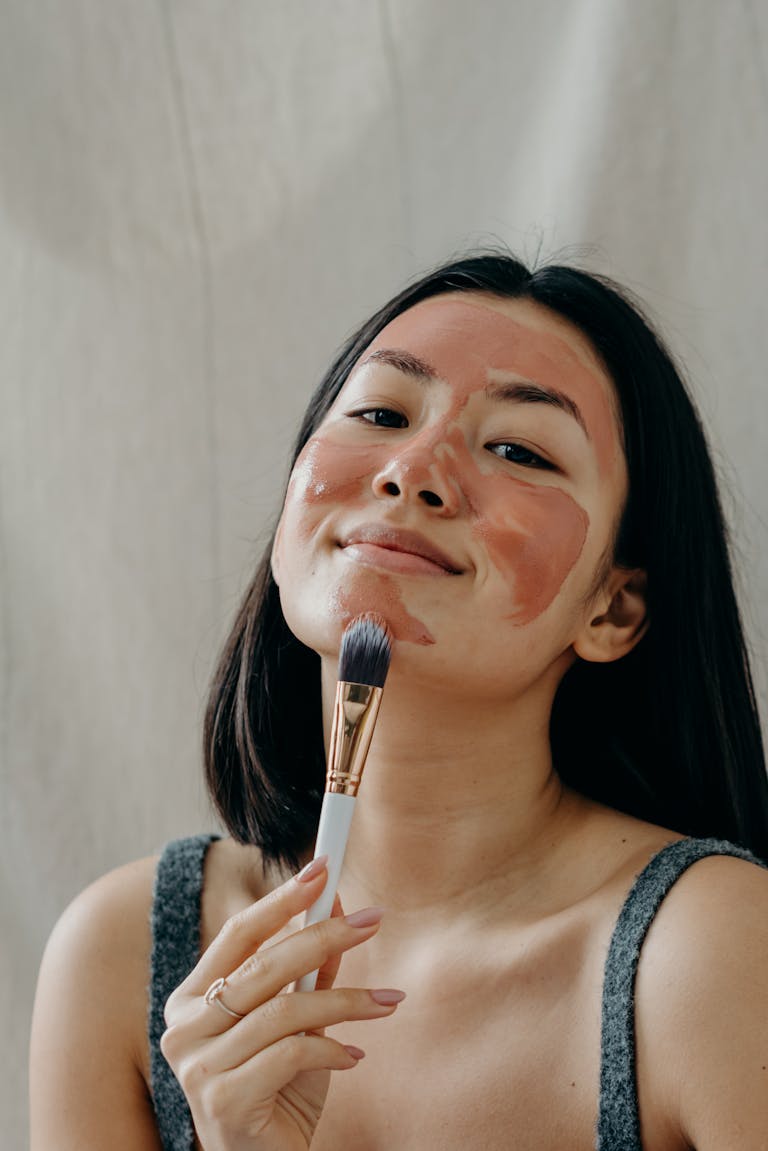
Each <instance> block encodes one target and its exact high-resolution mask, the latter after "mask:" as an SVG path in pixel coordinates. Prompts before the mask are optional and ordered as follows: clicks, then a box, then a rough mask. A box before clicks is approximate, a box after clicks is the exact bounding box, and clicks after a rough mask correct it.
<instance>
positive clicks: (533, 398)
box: [361, 348, 591, 440]
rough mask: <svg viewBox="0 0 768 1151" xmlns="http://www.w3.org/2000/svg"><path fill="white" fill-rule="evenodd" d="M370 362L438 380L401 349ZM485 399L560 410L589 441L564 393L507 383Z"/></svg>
mask: <svg viewBox="0 0 768 1151" xmlns="http://www.w3.org/2000/svg"><path fill="white" fill-rule="evenodd" d="M371 360H376V361H377V362H378V363H381V364H389V365H390V367H392V368H397V370H398V371H400V372H404V373H405V374H406V375H408V376H414V377H415V378H416V379H419V380H422V381H423V380H435V379H437V376H438V373H437V371H436V370H435V368H433V367H432V365H431V364H428V363H426V362H425V361H424V360H420V359H419V357H418V356H414V355H413V354H412V353H411V352H406V351H404V350H402V349H400V348H379V349H378V350H377V351H375V352H372V353H371V355H370V356H369V357H368V359H367V360H365V361H364V363H366V364H367V363H370V361H371ZM361 367H362V365H361ZM485 395H486V396H487V398H488V399H489V400H499V401H502V402H507V403H514V404H549V405H550V407H553V408H559V409H560V411H562V412H565V413H566V415H568V416H572V417H573V419H574V420H576V423H577V424H578V425H579V427H580V428H581V430H582V431H583V432H584V435H585V436H586V437H587V439H588V440H589V439H591V436H590V434H589V432H588V431H587V425H586V422H585V420H584V417H583V415H582V414H581V410H580V408H579V406H578V404H577V403H576V402H575V401H574V400H572V399H571V397H570V396H566V395H565V393H564V392H560V391H558V389H557V388H545V387H544V386H543V385H542V384H537V383H535V382H534V381H533V380H524V381H519V382H511V381H510V382H509V383H494V384H489V385H488V387H486V389H485Z"/></svg>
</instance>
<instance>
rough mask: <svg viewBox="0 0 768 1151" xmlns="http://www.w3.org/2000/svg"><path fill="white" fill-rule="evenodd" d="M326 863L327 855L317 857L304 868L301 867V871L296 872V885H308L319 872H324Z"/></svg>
mask: <svg viewBox="0 0 768 1151" xmlns="http://www.w3.org/2000/svg"><path fill="white" fill-rule="evenodd" d="M327 863H328V856H327V855H318V857H317V859H313V860H312V861H311V862H310V863H308V864H307V865H306V867H302V869H301V871H299V872H297V874H296V876H295V879H296V882H297V883H308V882H309V880H310V879H314V878H315V876H316V875H319V874H320V872H321V871H324V870H325V867H326V864H327Z"/></svg>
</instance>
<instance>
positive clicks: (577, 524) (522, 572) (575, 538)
mask: <svg viewBox="0 0 768 1151" xmlns="http://www.w3.org/2000/svg"><path fill="white" fill-rule="evenodd" d="M445 452H446V457H445V458H446V460H447V459H448V458H450V460H451V462H452V466H453V468H454V469H455V474H456V477H457V483H458V484H460V486H461V488H462V490H463V491H464V493H465V494H466V498H467V501H468V504H469V506H470V507H472V508H473V509H474V511H475V516H474V517H473V521H474V522H473V524H472V531H473V534H474V535H476V536H477V537H478V538H479V539H480V540H481V541H482V543H483V545H484V547H485V549H486V551H487V554H488V557H489V559H490V561H491V563H492V564H493V565H494V567H495V568H496V570H497V571H498V572H499V574H500V575H501V576H502V578H503V579H504V581H505V582H506V583H507V585H508V586H509V589H510V593H511V597H512V601H513V603H514V610H513V611H512V613H511V614H510V616H509V617H508V618H509V619H511V620H513V621H514V622H515V623H516V624H526V623H531V622H532V621H533V620H534V619H536V618H537V616H539V615H541V613H542V612H543V611H544V610H545V609H546V608H548V607H549V605H550V604H551V603H552V601H553V600H554V598H555V596H556V595H557V594H558V592H559V591H560V589H561V587H562V586H563V584H564V582H565V580H566V577H567V576H568V574H569V572H570V571H571V570H572V568H573V567H574V566H575V564H576V563H577V561H578V559H579V556H580V555H581V552H582V549H583V547H584V542H585V540H586V538H587V530H588V528H589V517H588V516H587V513H586V512H585V511H584V509H583V508H582V507H581V506H580V505H579V504H578V503H577V502H576V500H574V499H573V497H572V496H570V495H569V494H568V493H567V492H564V491H563V490H562V488H559V487H555V486H553V485H552V486H550V485H544V484H533V483H527V482H526V481H525V480H522V479H519V478H512V477H510V476H502V475H489V474H485V473H483V472H481V471H480V469H479V468H478V466H477V464H476V462H475V460H474V458H473V456H472V454H471V452H470V451H469V448H468V447H467V443H466V440H465V438H464V436H463V434H462V432H461V429H460V428H458V427H453V428H450V429H449V430H448V432H447V436H446V444H445Z"/></svg>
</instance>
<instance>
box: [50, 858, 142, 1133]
mask: <svg viewBox="0 0 768 1151" xmlns="http://www.w3.org/2000/svg"><path fill="white" fill-rule="evenodd" d="M155 863H156V861H155V860H154V859H146V860H140V861H138V862H136V863H132V864H129V865H128V866H126V867H121V868H119V869H117V870H116V871H113V872H110V873H109V874H108V875H106V876H104V877H103V878H102V879H99V880H97V882H96V883H94V884H92V885H91V886H90V887H88V888H87V889H86V890H85V891H84V892H82V894H81V895H79V896H78V897H77V898H76V899H75V900H74V901H73V902H72V903H71V904H70V906H69V907H68V908H67V909H66V911H65V912H64V913H63V915H62V916H61V918H60V919H59V921H58V923H57V924H56V926H55V928H54V930H53V933H52V934H51V937H50V939H49V941H48V944H47V947H46V950H45V954H44V956H43V961H42V965H41V968H40V975H39V979H38V987H37V994H36V998H35V1008H34V1015H33V1022H32V1040H31V1052H30V1104H31V1108H30V1110H31V1114H30V1121H31V1144H30V1146H31V1151H103V1149H104V1148H105V1147H109V1149H110V1151H162V1148H161V1144H160V1138H159V1136H158V1133H157V1128H156V1126H155V1122H154V1115H153V1111H152V1105H151V1102H150V1098H149V1093H148V1090H147V1086H146V1083H145V1080H144V1075H143V1073H142V1067H143V1066H144V1065H145V1063H146V1051H147V1039H146V1015H147V983H148V980H149V954H150V948H151V936H150V926H149V914H150V907H151V900H152V882H153V877H154V870H155Z"/></svg>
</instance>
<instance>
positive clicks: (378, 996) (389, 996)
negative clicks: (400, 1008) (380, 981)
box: [369, 987, 405, 1007]
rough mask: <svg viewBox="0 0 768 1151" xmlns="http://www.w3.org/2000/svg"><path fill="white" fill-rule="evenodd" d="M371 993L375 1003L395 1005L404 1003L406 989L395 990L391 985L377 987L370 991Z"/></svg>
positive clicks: (388, 1005) (385, 1005)
mask: <svg viewBox="0 0 768 1151" xmlns="http://www.w3.org/2000/svg"><path fill="white" fill-rule="evenodd" d="M369 995H370V997H371V999H372V1000H373V1002H374V1003H380V1004H381V1006H382V1007H394V1005H395V1004H396V1003H402V1002H403V1000H404V999H405V992H404V991H395V990H394V988H391V987H377V988H376V990H375V991H370V992H369Z"/></svg>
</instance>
